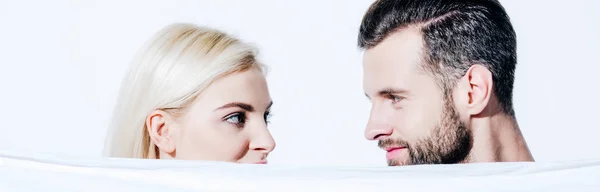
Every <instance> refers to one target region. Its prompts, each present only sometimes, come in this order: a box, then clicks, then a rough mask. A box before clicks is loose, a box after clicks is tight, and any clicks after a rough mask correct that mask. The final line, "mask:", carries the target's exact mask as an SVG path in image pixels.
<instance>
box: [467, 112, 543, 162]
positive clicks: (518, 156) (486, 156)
mask: <svg viewBox="0 0 600 192" xmlns="http://www.w3.org/2000/svg"><path fill="white" fill-rule="evenodd" d="M471 129H472V132H473V148H472V149H471V152H470V154H469V159H468V160H467V161H468V162H471V163H475V162H518V161H534V159H533V156H532V155H531V152H530V151H529V147H528V146H527V143H526V142H525V139H524V138H523V135H522V134H521V131H520V129H519V126H518V124H517V122H516V119H515V118H513V117H511V116H508V115H506V114H504V113H495V114H488V115H485V116H483V117H473V118H472V119H471Z"/></svg>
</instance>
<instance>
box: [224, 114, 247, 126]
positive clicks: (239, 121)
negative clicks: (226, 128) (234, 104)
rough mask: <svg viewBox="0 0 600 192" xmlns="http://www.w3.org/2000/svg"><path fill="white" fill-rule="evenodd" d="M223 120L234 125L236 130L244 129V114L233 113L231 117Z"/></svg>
mask: <svg viewBox="0 0 600 192" xmlns="http://www.w3.org/2000/svg"><path fill="white" fill-rule="evenodd" d="M225 120H226V121H227V122H228V123H231V124H233V125H235V126H236V127H238V128H242V127H244V124H245V123H246V113H244V112H235V113H233V114H231V115H228V116H227V117H226V118H225Z"/></svg>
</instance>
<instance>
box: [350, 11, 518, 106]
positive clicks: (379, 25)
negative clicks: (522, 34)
mask: <svg viewBox="0 0 600 192" xmlns="http://www.w3.org/2000/svg"><path fill="white" fill-rule="evenodd" d="M409 27H418V28H419V30H420V31H421V34H422V37H423V56H422V57H423V58H422V59H423V63H422V65H421V66H422V68H423V69H426V71H427V72H429V73H431V74H432V75H433V76H434V77H435V78H436V79H437V80H438V84H439V85H440V86H441V88H442V89H443V91H444V94H449V93H450V91H451V89H452V88H453V87H454V85H455V83H456V80H458V79H459V78H460V77H462V76H463V75H464V74H465V73H466V71H467V70H468V69H469V68H470V67H471V66H472V65H473V64H481V65H483V66H485V67H486V68H487V69H488V70H490V72H491V73H492V80H493V83H494V87H493V89H494V93H495V95H496V96H497V97H498V100H499V105H500V107H501V109H502V110H503V111H504V112H505V113H507V114H509V115H511V116H513V117H514V110H513V106H512V91H513V84H514V71H515V67H516V63H517V53H516V48H517V46H516V34H515V31H514V29H513V27H512V25H511V23H510V18H509V17H508V15H507V14H506V12H505V10H504V8H503V7H502V5H500V3H499V2H498V1H497V0H450V1H449V0H378V1H376V2H375V3H373V4H372V5H371V7H370V8H369V9H368V11H367V13H366V14H365V15H364V17H363V20H362V23H361V26H360V31H359V35H358V46H359V48H361V49H369V48H372V47H374V46H377V45H378V44H379V43H381V41H383V40H384V39H385V38H386V37H387V36H389V35H390V34H392V33H394V32H397V31H398V30H402V29H404V28H409Z"/></svg>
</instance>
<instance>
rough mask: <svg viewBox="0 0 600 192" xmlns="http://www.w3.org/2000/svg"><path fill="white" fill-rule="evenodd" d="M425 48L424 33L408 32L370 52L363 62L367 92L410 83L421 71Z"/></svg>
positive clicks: (392, 38)
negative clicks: (422, 38) (420, 65)
mask: <svg viewBox="0 0 600 192" xmlns="http://www.w3.org/2000/svg"><path fill="white" fill-rule="evenodd" d="M422 47H423V46H422V40H421V35H420V33H419V32H418V31H415V30H409V29H406V30H401V31H398V32H396V33H394V34H392V35H390V36H389V37H387V38H386V39H384V40H383V41H382V42H381V43H380V44H378V45H377V46H375V47H373V48H371V49H368V50H366V51H365V53H364V58H363V70H364V75H365V77H364V78H365V79H364V80H365V91H377V90H376V89H378V88H382V87H389V86H406V85H403V84H407V83H410V81H411V80H410V79H412V77H414V76H415V75H418V74H416V73H418V72H419V71H420V70H419V64H420V62H421V53H422V51H421V50H422ZM367 88H369V90H367Z"/></svg>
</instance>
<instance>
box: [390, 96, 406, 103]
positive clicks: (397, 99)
mask: <svg viewBox="0 0 600 192" xmlns="http://www.w3.org/2000/svg"><path fill="white" fill-rule="evenodd" d="M389 98H390V99H391V100H392V103H398V102H400V101H402V99H403V98H402V97H399V96H395V95H389Z"/></svg>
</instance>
